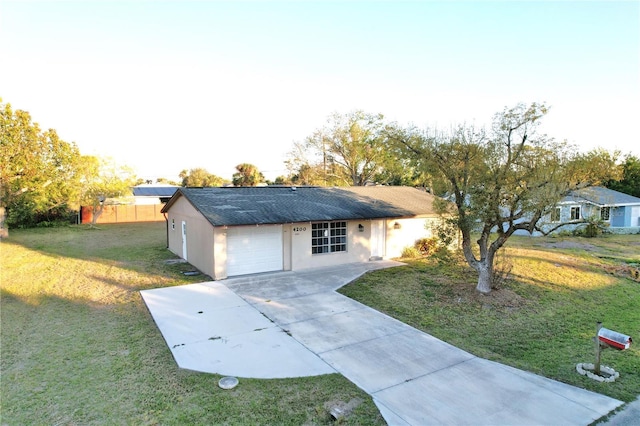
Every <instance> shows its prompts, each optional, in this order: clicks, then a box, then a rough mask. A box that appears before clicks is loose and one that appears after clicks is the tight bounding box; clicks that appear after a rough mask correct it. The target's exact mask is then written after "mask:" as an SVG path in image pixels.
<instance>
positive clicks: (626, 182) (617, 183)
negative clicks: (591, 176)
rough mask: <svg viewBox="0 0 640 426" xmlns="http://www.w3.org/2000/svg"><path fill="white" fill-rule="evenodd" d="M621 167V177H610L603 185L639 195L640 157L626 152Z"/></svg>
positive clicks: (635, 195)
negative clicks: (617, 178) (618, 178)
mask: <svg viewBox="0 0 640 426" xmlns="http://www.w3.org/2000/svg"><path fill="white" fill-rule="evenodd" d="M621 167H622V177H621V179H620V180H616V179H611V180H609V181H608V182H607V183H606V185H605V186H607V187H608V188H610V189H613V190H615V191H620V192H624V193H625V194H629V195H633V196H634V197H640V158H638V157H636V156H634V155H631V154H627V156H626V157H625V159H624V162H623V163H622V165H621Z"/></svg>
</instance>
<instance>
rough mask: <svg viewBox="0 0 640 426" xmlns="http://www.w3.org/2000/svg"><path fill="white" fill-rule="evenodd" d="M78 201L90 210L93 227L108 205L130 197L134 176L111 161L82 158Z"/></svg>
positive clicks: (128, 170) (127, 169)
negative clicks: (89, 207)
mask: <svg viewBox="0 0 640 426" xmlns="http://www.w3.org/2000/svg"><path fill="white" fill-rule="evenodd" d="M79 173H80V174H81V179H80V188H81V194H80V201H81V202H82V204H83V205H89V206H91V208H92V213H93V215H92V221H91V224H92V225H95V224H96V222H97V220H98V218H99V217H100V215H101V214H102V212H103V211H104V207H105V206H106V205H108V204H115V203H117V199H118V198H122V197H126V196H129V195H131V187H132V186H133V185H134V184H135V180H136V179H135V175H134V174H133V171H132V170H131V169H129V168H128V167H124V166H118V165H116V164H115V163H114V162H113V160H110V159H105V158H98V157H94V156H89V155H87V156H83V157H82V167H81V168H80V169H79Z"/></svg>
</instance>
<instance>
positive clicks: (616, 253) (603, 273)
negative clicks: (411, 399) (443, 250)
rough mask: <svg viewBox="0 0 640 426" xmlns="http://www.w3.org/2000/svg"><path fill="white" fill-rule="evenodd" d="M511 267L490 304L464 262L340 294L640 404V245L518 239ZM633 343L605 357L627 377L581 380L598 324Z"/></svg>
mask: <svg viewBox="0 0 640 426" xmlns="http://www.w3.org/2000/svg"><path fill="white" fill-rule="evenodd" d="M505 254H506V256H505V260H504V262H506V263H509V264H510V266H511V267H512V269H511V273H510V274H509V276H508V279H507V280H506V281H505V282H504V283H503V284H502V286H501V287H499V288H498V289H497V290H494V291H492V293H491V294H490V295H487V296H485V295H481V294H479V293H477V292H475V290H474V289H475V285H476V280H477V275H476V274H475V273H474V272H473V271H472V270H471V269H470V268H469V267H468V266H466V264H464V262H462V261H458V262H455V263H452V264H439V263H437V262H436V261H434V260H430V259H423V260H413V261H412V260H408V261H407V262H408V263H409V266H404V267H399V268H393V269H389V270H383V271H376V272H374V273H371V274H368V275H367V276H365V277H363V278H361V279H359V280H357V281H355V282H354V283H352V284H350V285H348V286H346V287H344V288H343V289H342V290H341V292H342V293H343V294H345V295H347V296H349V297H352V298H354V299H356V300H359V301H361V302H362V303H365V304H366V305H368V306H371V307H373V308H375V309H378V310H380V311H382V312H385V313H387V314H389V315H390V316H393V317H395V318H397V319H399V320H401V321H404V322H406V323H407V324H410V325H412V326H414V327H416V328H418V329H420V330H423V331H425V332H427V333H430V334H432V335H434V336H436V337H438V338H440V339H442V340H444V341H447V342H449V343H451V344H453V345H455V346H458V347H460V348H463V349H465V350H467V351H469V352H471V353H473V354H475V355H477V356H480V357H483V358H488V359H491V360H495V361H498V362H501V363H504V364H508V365H511V366H514V367H517V368H521V369H524V370H528V371H531V372H534V373H537V374H541V375H543V376H546V377H549V378H552V379H556V380H559V381H562V382H565V383H570V384H572V385H576V386H579V387H582V388H586V389H589V390H593V391H596V392H599V393H602V394H605V395H609V396H611V397H614V398H618V399H620V400H623V401H627V402H629V401H632V400H634V399H636V398H637V396H638V395H639V394H640V349H639V347H640V283H639V282H636V281H633V280H632V279H631V278H630V275H629V265H637V264H638V263H640V236H638V235H628V236H613V235H607V236H604V237H601V238H595V239H585V238H527V237H514V238H512V239H511V240H510V241H509V243H508V247H507V248H506V251H505ZM597 321H602V322H603V325H604V327H607V328H610V329H613V330H616V331H619V332H622V333H625V334H628V335H630V336H632V338H635V339H636V343H635V344H632V345H631V348H630V349H629V350H626V351H616V350H612V349H607V350H605V351H604V352H603V355H602V363H603V364H604V365H609V366H611V367H613V368H614V369H615V370H616V371H618V372H620V378H619V379H618V380H616V381H615V382H614V383H598V382H595V381H593V380H591V379H588V378H586V377H584V376H581V375H579V374H578V373H577V372H576V371H575V365H576V364H577V363H579V362H594V344H593V342H592V340H591V338H592V336H594V335H595V328H596V322H597Z"/></svg>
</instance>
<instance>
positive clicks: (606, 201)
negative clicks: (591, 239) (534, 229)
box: [545, 186, 640, 233]
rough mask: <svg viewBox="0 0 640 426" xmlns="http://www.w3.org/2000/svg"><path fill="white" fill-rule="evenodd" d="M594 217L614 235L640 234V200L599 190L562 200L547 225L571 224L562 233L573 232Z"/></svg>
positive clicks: (608, 190)
mask: <svg viewBox="0 0 640 426" xmlns="http://www.w3.org/2000/svg"><path fill="white" fill-rule="evenodd" d="M592 217H596V218H599V219H602V220H603V221H604V222H606V223H608V224H609V230H610V231H611V232H614V233H637V232H640V198H638V197H634V196H631V195H628V194H624V193H622V192H618V191H614V190H612V189H608V188H603V187H600V186H592V187H588V188H583V189H580V190H577V191H573V192H572V193H571V194H570V195H569V196H567V197H565V198H564V199H562V201H560V203H558V205H557V206H556V207H555V209H554V211H552V212H551V214H550V215H549V216H548V217H547V218H546V221H545V222H546V226H548V227H552V226H554V225H556V224H558V223H568V225H566V226H563V227H562V228H560V230H573V229H575V228H577V227H579V226H584V225H581V224H580V223H578V222H579V221H583V220H585V219H588V218H592ZM571 222H576V224H572V223H571Z"/></svg>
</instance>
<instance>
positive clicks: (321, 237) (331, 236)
mask: <svg viewBox="0 0 640 426" xmlns="http://www.w3.org/2000/svg"><path fill="white" fill-rule="evenodd" d="M341 251H347V222H318V223H312V224H311V254H322V253H336V252H341Z"/></svg>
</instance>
